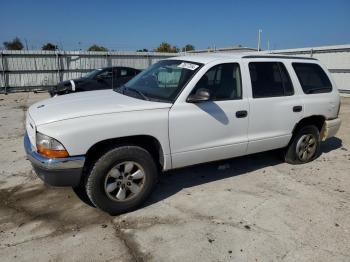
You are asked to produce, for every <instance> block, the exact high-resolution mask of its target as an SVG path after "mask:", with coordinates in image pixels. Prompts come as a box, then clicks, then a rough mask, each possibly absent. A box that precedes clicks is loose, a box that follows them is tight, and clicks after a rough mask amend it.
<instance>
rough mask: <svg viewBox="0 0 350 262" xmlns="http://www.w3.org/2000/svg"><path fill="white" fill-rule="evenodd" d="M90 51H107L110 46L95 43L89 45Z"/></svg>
mask: <svg viewBox="0 0 350 262" xmlns="http://www.w3.org/2000/svg"><path fill="white" fill-rule="evenodd" d="M88 51H97V52H107V51H108V48H107V47H104V46H99V45H96V44H93V45H92V46H90V47H89V49H88Z"/></svg>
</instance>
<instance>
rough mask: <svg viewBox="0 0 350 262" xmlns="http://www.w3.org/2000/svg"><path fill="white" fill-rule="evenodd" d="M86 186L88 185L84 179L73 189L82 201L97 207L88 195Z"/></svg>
mask: <svg viewBox="0 0 350 262" xmlns="http://www.w3.org/2000/svg"><path fill="white" fill-rule="evenodd" d="M85 187H86V185H85V182H84V181H83V182H82V183H80V185H78V186H76V187H73V188H72V189H73V191H74V193H75V194H76V195H77V197H78V198H79V199H80V200H81V201H83V202H84V203H85V204H87V205H89V206H91V207H95V205H94V204H93V203H92V202H91V200H90V198H89V196H88V195H87V193H86V188H85Z"/></svg>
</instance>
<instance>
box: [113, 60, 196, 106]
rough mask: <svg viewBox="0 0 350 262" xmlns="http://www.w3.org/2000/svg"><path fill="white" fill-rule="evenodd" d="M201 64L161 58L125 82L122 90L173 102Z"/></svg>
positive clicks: (141, 96) (125, 92)
mask: <svg viewBox="0 0 350 262" xmlns="http://www.w3.org/2000/svg"><path fill="white" fill-rule="evenodd" d="M201 66H202V64H199V63H195V62H188V61H183V60H163V61H160V62H158V63H155V64H153V65H152V66H150V67H149V68H148V69H146V70H144V71H142V72H141V73H139V74H138V75H137V76H135V77H134V78H133V79H131V80H130V81H129V82H127V83H126V84H125V85H124V86H123V87H122V92H123V93H124V94H126V95H131V96H135V97H136V96H137V97H138V98H143V99H149V100H152V99H153V100H160V101H165V102H173V101H174V100H175V98H176V97H177V96H178V94H179V93H180V92H181V90H182V88H183V87H184V86H185V84H186V83H187V82H188V81H189V80H190V79H191V78H192V77H193V76H194V75H195V74H196V73H197V72H198V70H199V69H200V67H201ZM117 91H118V90H117Z"/></svg>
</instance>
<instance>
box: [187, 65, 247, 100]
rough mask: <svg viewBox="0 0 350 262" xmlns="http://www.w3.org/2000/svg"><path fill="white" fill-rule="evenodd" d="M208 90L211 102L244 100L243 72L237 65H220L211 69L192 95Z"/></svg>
mask: <svg viewBox="0 0 350 262" xmlns="http://www.w3.org/2000/svg"><path fill="white" fill-rule="evenodd" d="M200 88H204V89H208V90H209V92H210V98H211V100H233V99H240V98H242V81H241V71H240V68H239V65H238V64H237V63H228V64H220V65H216V66H214V67H212V68H211V69H209V70H208V71H207V72H206V73H205V74H204V75H203V76H202V78H201V79H200V80H199V81H198V83H197V84H196V86H195V88H194V89H193V90H192V93H191V94H194V93H196V91H197V90H198V89H200Z"/></svg>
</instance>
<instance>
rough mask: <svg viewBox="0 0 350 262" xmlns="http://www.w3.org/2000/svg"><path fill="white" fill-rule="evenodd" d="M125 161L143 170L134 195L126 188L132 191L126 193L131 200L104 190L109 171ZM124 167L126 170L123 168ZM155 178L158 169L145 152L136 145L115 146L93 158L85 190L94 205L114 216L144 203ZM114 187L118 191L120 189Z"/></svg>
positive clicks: (156, 178)
mask: <svg viewBox="0 0 350 262" xmlns="http://www.w3.org/2000/svg"><path fill="white" fill-rule="evenodd" d="M128 162H132V163H134V164H135V166H136V167H137V168H138V167H139V168H140V169H142V173H143V178H142V184H141V186H140V187H139V188H140V189H139V191H138V192H137V193H135V194H133V193H132V192H131V191H127V192H128V193H130V194H129V195H132V194H133V196H131V197H130V196H129V197H130V199H128V197H126V199H124V200H120V201H119V200H118V199H112V198H111V194H109V193H107V191H108V190H107V189H106V183H107V180H108V179H110V178H111V177H110V175H109V174H110V172H111V170H112V169H113V170H115V167H117V166H118V165H122V164H123V163H128ZM124 168H125V169H126V167H124ZM124 171H125V170H124ZM123 176H125V177H126V176H127V175H126V174H125V175H123ZM112 179H113V178H112ZM125 179H126V178H125ZM157 180H158V170H157V167H156V164H155V162H154V159H153V157H152V156H151V154H150V153H149V152H148V151H146V150H145V149H143V148H141V147H138V146H118V147H115V148H112V149H111V150H109V151H107V152H106V153H105V154H103V155H102V156H101V157H100V158H99V159H98V160H97V161H96V163H95V164H94V166H93V168H92V169H91V172H90V173H89V174H88V176H87V179H86V193H87V195H88V197H89V199H90V200H91V202H92V203H93V204H94V205H95V206H96V207H98V208H100V209H101V210H103V211H105V212H108V213H109V214H111V215H117V214H121V213H125V212H129V211H132V210H135V209H136V208H137V207H139V206H140V205H141V204H142V203H144V202H145V200H146V199H147V198H148V196H149V195H150V194H151V192H152V191H153V189H154V187H155V185H156V183H157ZM124 186H125V185H124ZM116 190H120V188H117V189H116ZM124 190H125V189H124Z"/></svg>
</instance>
